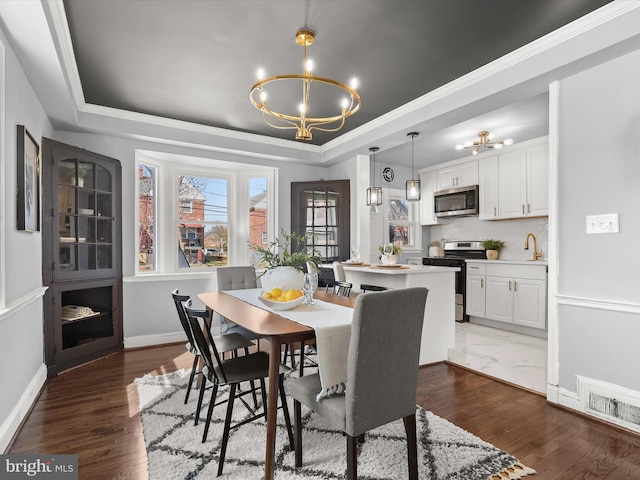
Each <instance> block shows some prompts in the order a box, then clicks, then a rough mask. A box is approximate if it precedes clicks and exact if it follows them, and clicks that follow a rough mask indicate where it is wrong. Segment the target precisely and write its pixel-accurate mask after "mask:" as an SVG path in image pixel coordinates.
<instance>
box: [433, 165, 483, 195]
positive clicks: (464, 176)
mask: <svg viewBox="0 0 640 480" xmlns="http://www.w3.org/2000/svg"><path fill="white" fill-rule="evenodd" d="M468 185H478V162H477V161H475V160H472V161H470V162H465V163H459V164H457V165H451V166H450V167H445V168H440V169H438V185H437V189H436V191H440V190H447V189H449V188H455V187H466V186H468Z"/></svg>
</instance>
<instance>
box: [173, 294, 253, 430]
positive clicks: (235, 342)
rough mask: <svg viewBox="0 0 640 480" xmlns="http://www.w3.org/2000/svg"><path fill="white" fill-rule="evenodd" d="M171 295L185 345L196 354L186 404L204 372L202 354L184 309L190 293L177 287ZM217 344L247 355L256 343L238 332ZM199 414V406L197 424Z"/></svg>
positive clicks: (220, 348) (223, 350)
mask: <svg viewBox="0 0 640 480" xmlns="http://www.w3.org/2000/svg"><path fill="white" fill-rule="evenodd" d="M171 296H172V297H173V303H174V304H175V306H176V310H177V311H178V318H179V319H180V325H181V326H182V329H183V330H184V333H185V335H186V336H187V343H186V345H185V347H186V349H187V350H188V351H189V352H190V353H192V354H193V356H194V357H193V365H192V367H191V375H190V376H189V383H188V384H187V393H186V395H185V397H184V403H185V404H186V403H187V402H188V401H189V394H190V393H191V388H192V386H193V380H194V378H195V377H196V375H199V374H201V373H202V372H201V371H199V370H198V364H199V363H200V354H199V353H198V348H197V347H196V344H195V340H194V338H193V333H192V332H191V327H190V326H189V320H188V319H187V313H186V312H185V310H184V303H185V302H187V301H189V300H190V297H189V295H181V294H180V291H179V290H178V289H175V290H174V291H173V292H171ZM208 334H209V335H211V332H210V330H209V331H208ZM216 344H217V345H218V348H219V351H220V352H232V354H233V355H237V352H238V350H239V349H243V350H244V353H245V355H248V354H249V347H251V346H253V345H254V343H253V342H252V341H250V340H247V339H246V338H245V337H243V336H242V335H240V334H238V333H233V334H229V335H225V336H224V337H216ZM254 394H255V392H254ZM199 414H200V409H199V408H198V410H197V411H196V422H195V423H196V425H197V424H198V416H199Z"/></svg>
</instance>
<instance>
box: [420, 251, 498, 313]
mask: <svg viewBox="0 0 640 480" xmlns="http://www.w3.org/2000/svg"><path fill="white" fill-rule="evenodd" d="M471 258H474V259H484V258H487V254H486V251H485V249H484V248H483V247H482V242H478V241H461V242H445V244H444V257H424V258H423V259H422V264H423V265H435V266H439V267H458V268H460V271H459V272H457V273H456V322H468V321H469V317H468V316H467V315H466V314H465V313H464V298H465V293H466V289H467V263H466V260H467V259H471Z"/></svg>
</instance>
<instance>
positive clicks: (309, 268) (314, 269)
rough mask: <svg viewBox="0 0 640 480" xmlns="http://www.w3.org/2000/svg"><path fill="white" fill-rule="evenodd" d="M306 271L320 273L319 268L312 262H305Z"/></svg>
mask: <svg viewBox="0 0 640 480" xmlns="http://www.w3.org/2000/svg"><path fill="white" fill-rule="evenodd" d="M307 273H318V274H319V273H320V269H319V268H318V266H317V265H316V264H315V263H314V262H307Z"/></svg>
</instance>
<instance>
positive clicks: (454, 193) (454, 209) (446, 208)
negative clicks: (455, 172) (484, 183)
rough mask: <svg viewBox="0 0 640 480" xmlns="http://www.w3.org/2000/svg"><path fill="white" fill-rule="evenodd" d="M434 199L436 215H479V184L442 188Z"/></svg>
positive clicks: (435, 194) (434, 195)
mask: <svg viewBox="0 0 640 480" xmlns="http://www.w3.org/2000/svg"><path fill="white" fill-rule="evenodd" d="M433 200H434V204H435V215H436V217H462V216H469V215H478V185H469V186H466V187H456V188H450V189H448V190H440V191H439V192H435V193H434V194H433Z"/></svg>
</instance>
